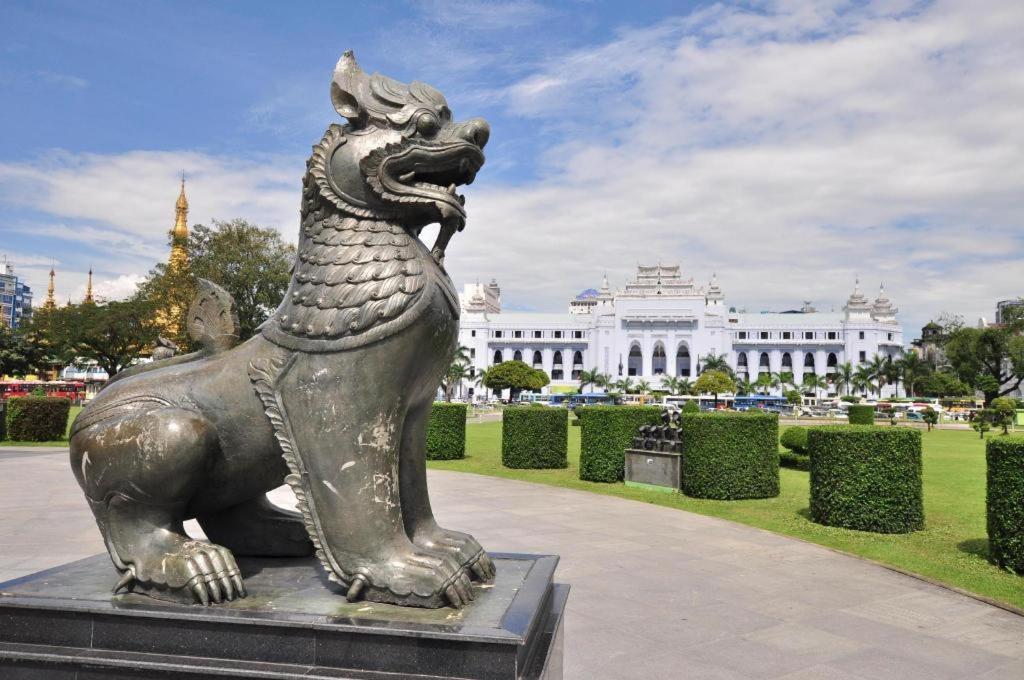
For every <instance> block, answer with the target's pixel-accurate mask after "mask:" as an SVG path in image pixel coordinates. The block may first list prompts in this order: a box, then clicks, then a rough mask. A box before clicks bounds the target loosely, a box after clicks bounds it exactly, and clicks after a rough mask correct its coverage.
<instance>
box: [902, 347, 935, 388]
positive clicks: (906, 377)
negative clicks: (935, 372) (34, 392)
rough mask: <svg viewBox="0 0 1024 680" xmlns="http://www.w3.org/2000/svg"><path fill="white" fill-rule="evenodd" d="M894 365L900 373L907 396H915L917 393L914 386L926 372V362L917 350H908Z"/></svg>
mask: <svg viewBox="0 0 1024 680" xmlns="http://www.w3.org/2000/svg"><path fill="white" fill-rule="evenodd" d="M896 365H897V366H898V367H899V369H900V373H901V374H902V378H903V384H904V385H905V386H906V390H905V392H906V394H907V396H909V397H912V396H915V395H916V394H917V390H916V389H915V387H916V386H917V383H918V381H919V380H920V379H921V378H923V377H924V376H925V375H927V373H928V362H926V361H925V360H923V359H922V358H921V357H920V356H919V355H918V353H917V352H915V351H910V352H907V353H906V354H904V355H903V356H902V357H900V359H899V361H897V362H896Z"/></svg>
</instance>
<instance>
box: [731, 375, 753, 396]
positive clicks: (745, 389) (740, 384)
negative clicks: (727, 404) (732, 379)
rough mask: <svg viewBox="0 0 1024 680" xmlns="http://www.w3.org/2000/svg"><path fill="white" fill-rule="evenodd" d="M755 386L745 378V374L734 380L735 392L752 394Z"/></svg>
mask: <svg viewBox="0 0 1024 680" xmlns="http://www.w3.org/2000/svg"><path fill="white" fill-rule="evenodd" d="M756 388H757V386H756V385H754V383H752V382H750V381H749V380H748V379H747V376H746V374H744V375H743V377H742V378H740V379H739V380H737V381H736V394H742V395H747V394H753V393H754V391H755V390H756Z"/></svg>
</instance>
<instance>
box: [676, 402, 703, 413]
mask: <svg viewBox="0 0 1024 680" xmlns="http://www.w3.org/2000/svg"><path fill="white" fill-rule="evenodd" d="M680 411H681V412H683V413H700V404H698V403H697V402H696V401H694V400H693V399H689V400H687V402H686V403H685V404H683V408H682V409H680Z"/></svg>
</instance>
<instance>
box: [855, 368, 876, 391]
mask: <svg viewBox="0 0 1024 680" xmlns="http://www.w3.org/2000/svg"><path fill="white" fill-rule="evenodd" d="M874 377H875V375H874V373H872V372H871V367H870V366H868V365H866V364H861V365H860V366H858V367H857V369H856V370H855V371H854V372H853V387H854V389H858V390H861V391H863V392H864V396H865V397H866V396H868V394H870V393H871V392H874V391H875V389H876V388H875V383H874V382H873V380H874Z"/></svg>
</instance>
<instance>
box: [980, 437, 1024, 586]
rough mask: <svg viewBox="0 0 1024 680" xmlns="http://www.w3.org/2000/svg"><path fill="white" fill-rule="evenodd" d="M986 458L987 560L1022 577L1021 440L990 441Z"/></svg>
mask: <svg viewBox="0 0 1024 680" xmlns="http://www.w3.org/2000/svg"><path fill="white" fill-rule="evenodd" d="M985 459H986V462H987V463H988V473H987V475H988V484H987V489H986V499H985V507H986V513H987V517H986V519H987V522H988V550H989V557H991V558H992V561H993V562H995V563H996V564H997V565H999V566H1000V567H1003V568H1004V569H1009V570H1010V571H1012V572H1014V573H1015V574H1020V575H1022V576H1024V437H1021V436H1014V437H999V438H998V439H989V440H988V443H987V444H986V446H985Z"/></svg>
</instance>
